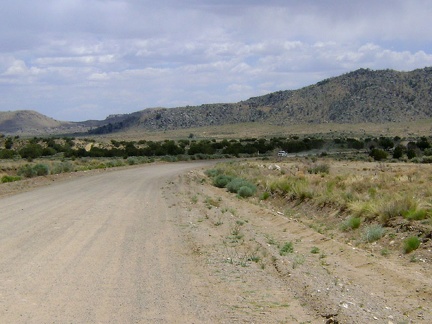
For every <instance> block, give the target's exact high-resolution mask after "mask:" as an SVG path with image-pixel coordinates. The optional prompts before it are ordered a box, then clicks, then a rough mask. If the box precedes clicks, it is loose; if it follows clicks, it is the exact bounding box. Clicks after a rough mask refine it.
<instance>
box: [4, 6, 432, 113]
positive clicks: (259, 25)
mask: <svg viewBox="0 0 432 324" xmlns="http://www.w3.org/2000/svg"><path fill="white" fill-rule="evenodd" d="M431 12H432V2H430V1H427V0H382V1H373V0H364V1H361V2H352V1H345V0H329V1H325V2H322V1H312V0H305V1H301V2H300V1H291V0H269V1H265V2H264V1H259V0H236V1H228V0H220V1H212V0H199V1H198V0H181V1H177V0H176V1H174V0H164V1H159V2H154V1H153V2H150V1H142V0H115V1H102V0H88V1H84V0H63V1H51V0H40V1H37V2H35V1H30V0H21V1H15V2H8V3H5V4H3V7H2V11H1V12H0V96H1V97H2V102H0V110H9V109H12V108H14V109H19V108H33V109H36V110H39V111H41V112H42V113H45V114H47V115H49V116H51V117H55V118H57V119H63V120H64V119H66V118H65V117H66V116H72V115H73V114H72V113H71V112H73V111H74V109H75V108H76V109H78V110H79V111H80V113H79V114H75V115H74V116H75V117H74V119H75V120H76V118H77V117H79V118H82V119H85V116H86V115H87V116H92V118H95V116H98V117H99V118H104V117H105V116H106V115H107V114H108V112H109V113H116V112H117V113H121V112H131V111H135V110H138V109H142V108H145V107H153V106H168V107H172V106H176V105H186V104H189V105H194V104H201V103H211V102H229V101H237V100H243V99H247V98H248V97H250V96H255V95H260V94H263V93H267V92H271V91H276V90H284V89H296V88H299V87H302V86H305V85H309V84H312V83H315V82H317V81H319V80H321V79H324V78H326V77H329V76H335V75H339V74H341V73H344V72H348V71H351V70H355V69H357V68H361V67H368V68H372V69H386V68H392V69H399V70H411V69H415V68H422V67H424V66H430V65H432V45H431V44H430V39H431V38H432V28H430V18H429V17H430V13H431ZM29 106H30V107H29ZM54 109H55V110H54ZM104 109H105V110H104ZM116 110H117V111H116ZM105 112H106V113H107V114H105Z"/></svg>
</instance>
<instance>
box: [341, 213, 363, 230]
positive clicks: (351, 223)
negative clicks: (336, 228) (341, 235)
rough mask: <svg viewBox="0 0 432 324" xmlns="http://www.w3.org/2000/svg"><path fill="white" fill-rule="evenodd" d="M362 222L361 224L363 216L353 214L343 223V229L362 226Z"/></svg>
mask: <svg viewBox="0 0 432 324" xmlns="http://www.w3.org/2000/svg"><path fill="white" fill-rule="evenodd" d="M360 224H361V218H360V217H353V216H351V217H349V218H348V219H347V220H345V221H344V222H343V223H342V225H341V229H342V230H343V231H348V230H350V229H357V228H359V227H360Z"/></svg>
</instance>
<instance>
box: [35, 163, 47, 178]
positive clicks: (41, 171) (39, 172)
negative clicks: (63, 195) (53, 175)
mask: <svg viewBox="0 0 432 324" xmlns="http://www.w3.org/2000/svg"><path fill="white" fill-rule="evenodd" d="M33 171H34V174H35V175H36V176H45V175H48V174H49V167H48V165H46V164H41V163H38V164H36V165H35V166H34V167H33Z"/></svg>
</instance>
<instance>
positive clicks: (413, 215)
mask: <svg viewBox="0 0 432 324" xmlns="http://www.w3.org/2000/svg"><path fill="white" fill-rule="evenodd" d="M403 216H404V217H405V218H406V219H409V220H422V219H426V218H427V217H428V216H429V211H428V210H426V209H411V210H408V211H407V212H405V213H404V214H403Z"/></svg>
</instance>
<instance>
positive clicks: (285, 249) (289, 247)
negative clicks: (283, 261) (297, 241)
mask: <svg viewBox="0 0 432 324" xmlns="http://www.w3.org/2000/svg"><path fill="white" fill-rule="evenodd" d="M293 252H294V245H293V244H292V242H286V243H285V244H284V245H283V246H282V247H281V248H280V249H279V254H280V255H287V254H288V253H293Z"/></svg>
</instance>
